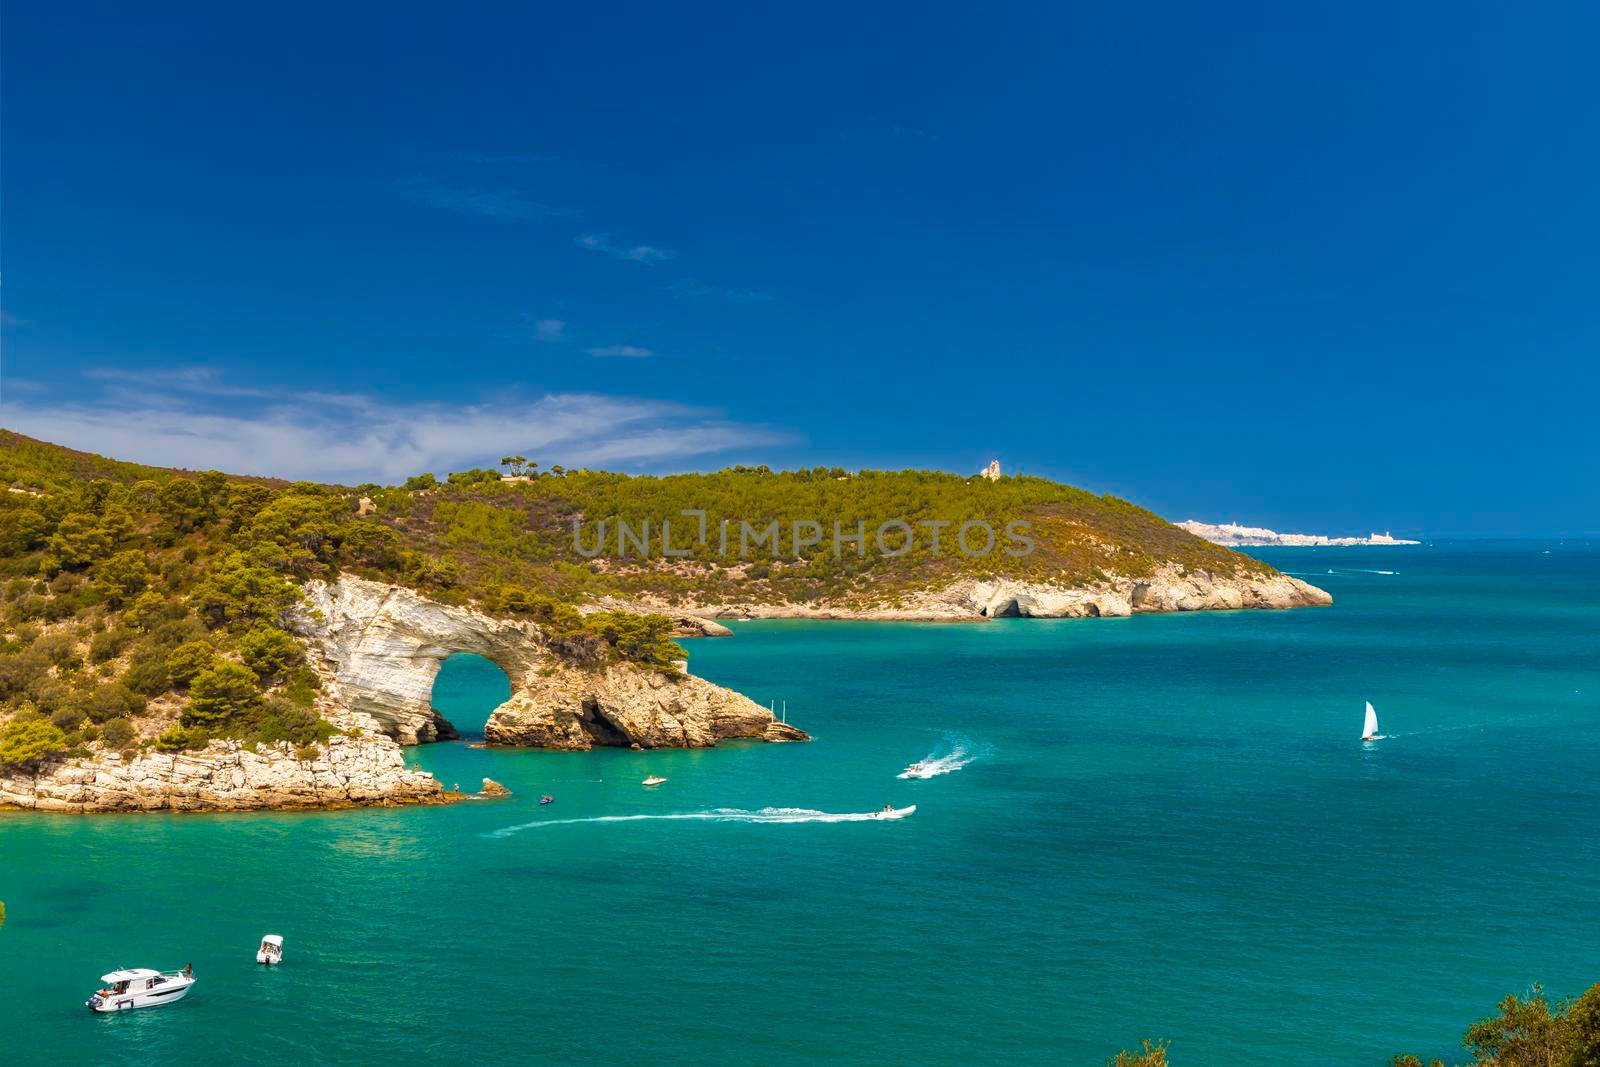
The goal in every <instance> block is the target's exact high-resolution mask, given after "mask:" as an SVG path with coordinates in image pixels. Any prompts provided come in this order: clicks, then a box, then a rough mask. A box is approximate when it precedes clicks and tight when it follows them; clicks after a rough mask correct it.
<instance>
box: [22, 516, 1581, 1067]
mask: <svg viewBox="0 0 1600 1067" xmlns="http://www.w3.org/2000/svg"><path fill="white" fill-rule="evenodd" d="M1547 553H1548V554H1547ZM1261 554H1262V555H1263V557H1264V558H1267V559H1268V560H1269V561H1270V562H1272V563H1274V564H1275V565H1278V566H1280V567H1282V568H1284V569H1285V570H1289V571H1292V572H1295V573H1300V574H1304V575H1306V576H1307V577H1308V578H1309V579H1310V580H1312V581H1314V582H1316V583H1318V584H1320V585H1322V586H1323V587H1324V588H1326V589H1328V590H1329V591H1330V592H1332V593H1333V594H1334V596H1335V598H1336V603H1335V606H1334V607H1333V608H1330V609H1318V610H1304V611H1295V612H1240V613H1204V614H1193V615H1181V616H1180V615H1175V616H1141V617H1138V618H1133V619H1106V620H1059V621H1036V620H1003V621H998V622H994V623H990V624H986V625H914V624H856V623H809V622H767V623H747V624H742V625H737V626H736V627H735V628H736V630H737V636H736V637H734V638H733V639H726V640H701V641H696V642H692V643H691V644H690V650H691V663H692V666H693V669H694V670H695V671H696V672H697V673H699V674H701V675H704V676H705V677H708V678H711V679H712V680H714V681H717V682H721V683H724V684H728V685H732V686H735V687H737V688H740V689H742V690H743V691H745V692H747V693H748V694H750V695H751V696H752V697H755V698H756V699H758V700H761V701H762V702H766V701H767V700H769V699H771V700H775V701H780V702H781V701H784V700H787V702H788V714H789V718H790V720H791V721H793V722H796V723H797V724H799V725H801V726H803V727H804V728H806V729H808V730H810V731H811V732H812V733H813V734H814V735H815V740H814V741H813V742H812V743H810V744H804V745H777V746H770V745H733V746H728V747H725V748H722V749H718V750H714V751H696V752H655V753H636V752H626V751H607V752H596V753H588V754H571V753H535V752H514V751H496V750H477V749H471V748H468V747H467V746H466V745H465V744H457V743H450V744H441V745H435V746H429V747H427V748H425V749H419V750H416V752H415V755H416V757H417V758H418V760H419V761H420V762H422V763H423V764H424V765H426V766H428V767H429V768H431V769H434V770H435V771H437V772H438V773H439V775H440V776H441V777H442V778H443V779H444V780H445V782H446V783H447V784H449V783H451V782H460V783H461V784H463V785H464V786H465V785H474V786H475V785H476V783H477V781H478V779H480V778H481V777H482V776H484V775H486V774H487V775H490V776H492V777H494V778H496V779H498V780H500V781H502V782H505V783H506V784H507V785H509V786H510V787H511V788H512V789H513V790H515V791H516V796H515V797H513V798H512V799H510V800H508V801H502V802H475V803H467V804H461V805H456V806H453V807H448V808H436V809H418V810H395V811H363V812H339V813H329V814H310V815H262V816H192V815H191V816H141V817H104V818H69V817H39V816H20V815H14V816H9V817H3V818H0V899H3V900H4V901H5V902H6V904H7V907H8V917H7V923H6V925H5V927H4V929H3V930H0V987H3V988H5V989H6V990H7V991H8V996H6V997H4V998H0V1032H4V1033H7V1034H10V1035H13V1036H15V1035H17V1034H26V1035H28V1036H29V1038H30V1040H31V1042H32V1043H30V1044H26V1045H25V1046H24V1045H20V1044H14V1045H13V1046H12V1047H11V1048H9V1049H8V1050H7V1052H6V1053H5V1055H4V1056H3V1057H0V1058H3V1059H4V1060H5V1062H8V1063H12V1062H20V1063H30V1062H38V1063H44V1062H51V1063H76V1062H90V1061H93V1062H134V1061H137V1062H169V1063H170V1062H215V1060H216V1056H217V1055H218V1050H219V1049H221V1048H224V1047H226V1048H227V1049H228V1057H229V1059H231V1060H234V1061H236V1062H252V1063H254V1062H259V1063H285V1062H294V1063H335V1062H342V1063H377V1062H381V1061H383V1060H385V1059H391V1058H394V1059H398V1058H402V1057H415V1058H418V1059H422V1060H426V1061H430V1062H432V1061H437V1062H500V1063H549V1064H565V1063H597V1062H624V1061H639V1060H649V1061H651V1062H653V1063H658V1064H701V1063H707V1062H747V1063H763V1064H809V1063H814V1062H817V1061H819V1060H828V1061H832V1062H853V1063H885V1062H904V1061H916V1062H919V1063H927V1064H965V1063H971V1062H973V1061H974V1060H980V1059H981V1060H984V1061H988V1062H994V1063H1033V1062H1047V1063H1069V1064H1098V1063H1100V1062H1102V1061H1103V1060H1104V1058H1105V1057H1106V1056H1108V1055H1110V1054H1111V1053H1114V1052H1115V1051H1116V1050H1117V1049H1118V1048H1120V1047H1122V1046H1124V1045H1131V1044H1133V1043H1134V1042H1135V1041H1136V1040H1137V1039H1138V1038H1139V1037H1141V1036H1151V1037H1155V1036H1164V1037H1167V1038H1170V1039H1171V1040H1172V1042H1173V1062H1174V1063H1175V1064H1178V1065H1180V1067H1187V1065H1196V1064H1204V1065H1212V1064H1263V1065H1265V1064H1284V1063H1296V1064H1341V1065H1344V1064H1357V1065H1359V1064H1373V1065H1376V1064H1379V1063H1381V1062H1382V1061H1383V1060H1384V1059H1385V1058H1386V1057H1387V1056H1389V1055H1391V1054H1392V1053H1394V1052H1396V1051H1399V1050H1402V1049H1408V1050H1415V1051H1418V1052H1420V1053H1422V1054H1424V1055H1428V1054H1433V1055H1441V1056H1448V1055H1451V1054H1453V1053H1454V1052H1455V1043H1456V1041H1457V1039H1458V1038H1459V1035H1460V1033H1461V1031H1462V1030H1463V1029H1464V1028H1465V1026H1466V1025H1467V1023H1469V1022H1470V1021H1471V1020H1472V1019H1474V1018H1476V1017H1477V1016H1479V1015H1481V1014H1484V1013H1486V1012H1487V1011H1488V1010H1489V1009H1490V1008H1491V1007H1492V1006H1493V1004H1494V1002H1495V1001H1496V1000H1497V999H1498V998H1499V997H1500V996H1502V995H1503V994H1505V993H1507V992H1510V991H1513V990H1520V989H1523V988H1525V987H1527V986H1528V985H1529V984H1530V983H1532V982H1535V981H1540V982H1543V983H1544V984H1545V985H1546V986H1547V987H1548V988H1550V989H1552V990H1554V991H1557V992H1576V991H1578V990H1580V989H1582V988H1583V987H1585V986H1587V985H1588V984H1590V983H1592V982H1595V981H1597V980H1600V889H1597V886H1600V774H1597V768H1600V549H1597V548H1596V547H1594V546H1589V545H1576V544H1568V545H1559V544H1556V543H1553V542H1552V543H1519V544H1454V545H1438V546H1434V547H1420V548H1395V549H1384V548H1361V549H1284V550H1276V551H1263V552H1262V553H1261ZM1330 568H1331V569H1332V570H1333V573H1332V574H1329V573H1326V572H1327V571H1328V570H1329V569H1330ZM1376 571H1393V572H1394V573H1392V574H1381V573H1373V572H1376ZM504 687H505V681H504V678H503V676H501V675H499V673H498V671H497V670H495V669H494V668H492V667H491V666H489V665H487V664H485V663H483V662H482V661H474V660H472V659H471V658H458V659H455V660H452V661H451V662H450V663H448V664H447V665H446V669H445V671H444V672H443V673H442V674H441V679H440V682H439V686H438V688H437V690H436V703H438V704H439V706H440V707H441V708H443V709H444V710H445V711H446V713H447V715H449V716H451V717H452V718H453V719H454V720H456V721H457V722H458V725H461V726H463V728H464V729H466V730H468V731H469V732H470V731H471V730H472V729H473V728H474V727H475V728H477V729H480V730H481V726H482V720H483V718H484V716H485V715H486V714H487V711H488V709H489V707H491V706H492V705H493V703H494V702H496V701H497V700H499V699H502V698H503V696H504ZM1367 699H1370V700H1372V701H1373V702H1374V703H1375V704H1376V705H1377V707H1378V710H1379V714H1380V716H1381V724H1382V728H1383V730H1384V732H1385V733H1386V734H1387V735H1388V737H1387V739H1386V740H1384V741H1381V742H1379V743H1377V744H1375V745H1370V746H1369V745H1363V744H1361V743H1360V742H1359V741H1358V740H1357V736H1358V734H1359V731H1360V726H1361V709H1362V702H1363V701H1365V700H1367ZM955 746H961V747H964V748H965V749H966V750H967V752H968V754H969V756H972V757H975V758H973V760H972V762H970V763H968V764H967V765H966V766H964V767H963V768H961V769H960V770H958V771H956V772H954V773H951V774H947V775H944V776H941V777H938V778H935V779H933V780H930V781H901V780H897V779H896V778H895V774H896V773H897V772H898V771H899V770H900V769H901V768H902V767H904V766H905V765H906V764H907V763H909V762H911V761H912V760H915V759H919V758H921V757H924V756H927V755H930V754H939V753H943V752H947V751H949V750H950V749H951V748H952V747H955ZM647 773H657V774H661V775H665V776H666V777H667V778H668V779H669V781H668V783H667V785H665V786H662V787H660V788H659V789H656V790H645V789H643V788H641V786H640V785H639V782H640V779H642V778H643V777H644V776H645V774H647ZM543 792H549V793H552V794H554V796H555V798H556V801H555V803H554V804H552V805H550V806H549V807H547V808H540V807H539V806H538V805H537V803H536V801H537V797H538V795H539V794H540V793H543ZM885 803H893V804H895V805H897V806H898V805H905V804H912V803H914V804H916V805H917V811H916V814H915V815H913V816H912V817H910V818H908V819H905V820H902V821H899V822H828V821H810V822H798V823H793V822H790V823H773V822H770V821H764V820H767V819H770V818H771V816H770V815H765V816H764V815H759V814H757V815H748V814H742V813H759V812H760V811H761V810H762V809H766V808H795V809H805V810H813V811H819V812H826V813H861V812H869V811H873V810H875V809H877V808H880V807H882V806H883V805H884V804H885ZM717 811H721V812H723V814H722V815H721V816H720V817H716V818H710V817H706V818H693V819H640V820H635V821H568V820H593V819H601V818H609V817H612V816H622V815H651V816H656V815H696V814H699V815H704V814H705V813H710V812H717ZM752 819H754V820H756V821H750V820H752ZM546 823H548V825H545V824H546ZM269 931H272V932H278V933H282V934H284V935H285V936H286V939H287V962H286V963H285V964H284V966H283V967H282V968H280V969H277V970H274V971H271V972H268V971H266V970H265V969H261V968H257V967H256V966H255V965H254V963H253V962H252V953H253V949H254V945H255V941H256V940H257V939H258V938H259V936H260V935H261V934H263V933H266V932H269ZM189 961H192V962H193V963H194V965H195V969H196V972H197V974H199V975H200V977H201V981H200V983H198V984H197V986H196V990H195V992H194V993H193V995H192V996H191V997H190V998H189V999H188V1000H186V1001H185V1002H184V1003H182V1004H179V1005H176V1006H174V1007H172V1008H170V1009H162V1010H155V1011H146V1012H137V1013H132V1014H130V1015H128V1016H126V1017H115V1018H96V1017H92V1016H90V1015H89V1014H88V1013H87V1012H85V1011H84V1010H83V1008H82V1007H81V1006H80V1005H81V1003H82V1000H83V998H84V996H86V995H87V993H88V992H89V991H90V989H92V987H93V986H94V984H95V979H96V977H97V976H98V975H99V974H100V973H102V971H103V970H105V969H108V968H110V967H112V966H114V965H119V964H123V965H154V966H162V967H171V966H178V965H181V964H182V963H184V962H189Z"/></svg>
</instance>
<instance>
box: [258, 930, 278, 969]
mask: <svg viewBox="0 0 1600 1067" xmlns="http://www.w3.org/2000/svg"><path fill="white" fill-rule="evenodd" d="M256 962H257V963H265V964H267V965H269V966H270V965H272V964H274V963H282V962H283V935H282V934H268V935H267V936H266V937H263V938H262V939H261V947H260V948H258V949H256Z"/></svg>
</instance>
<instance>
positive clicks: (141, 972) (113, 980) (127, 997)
mask: <svg viewBox="0 0 1600 1067" xmlns="http://www.w3.org/2000/svg"><path fill="white" fill-rule="evenodd" d="M100 981H102V982H104V983H105V987H104V988H102V989H97V990H95V992H94V996H92V997H90V998H89V999H88V1000H87V1001H85V1002H84V1003H85V1004H86V1005H87V1006H88V1008H89V1010H90V1011H127V1010H128V1009H129V1008H153V1007H155V1006H156V1005H158V1004H171V1003H172V1002H173V1001H175V1000H182V999H183V998H184V995H185V994H187V993H188V992H189V987H190V986H192V985H194V972H193V971H192V970H191V969H190V968H188V967H185V968H184V969H183V970H181V971H152V970H151V969H150V968H148V967H129V968H127V969H125V970H120V971H112V972H111V973H110V974H103V975H101V976H100Z"/></svg>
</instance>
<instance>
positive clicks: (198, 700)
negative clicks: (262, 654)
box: [183, 660, 261, 728]
mask: <svg viewBox="0 0 1600 1067" xmlns="http://www.w3.org/2000/svg"><path fill="white" fill-rule="evenodd" d="M257 681H258V679H257V678H256V676H255V673H254V672H253V671H251V670H250V668H248V667H245V666H242V665H240V664H238V663H233V662H230V661H227V660H223V661H221V662H219V663H217V664H216V665H215V666H213V667H211V668H210V669H208V670H204V671H201V672H200V673H199V674H197V675H195V677H194V681H193V682H190V683H189V704H188V706H187V707H185V708H184V709H183V724H184V725H185V726H203V727H207V728H216V727H226V726H228V725H230V724H240V723H244V722H247V721H248V720H249V719H250V718H251V717H252V716H253V715H254V713H255V712H256V711H257V710H258V709H259V708H260V707H261V693H260V692H259V691H258V689H257V688H256V683H257Z"/></svg>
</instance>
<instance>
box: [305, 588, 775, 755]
mask: <svg viewBox="0 0 1600 1067" xmlns="http://www.w3.org/2000/svg"><path fill="white" fill-rule="evenodd" d="M306 593H307V597H306V606H305V608H303V609H302V610H300V611H298V612H296V614H295V617H294V619H293V625H294V627H295V629H296V630H297V631H298V632H299V633H300V634H301V635H302V636H303V637H305V638H306V640H307V644H308V645H309V647H310V649H311V652H312V654H313V657H314V658H316V659H319V660H320V661H321V663H320V666H321V667H322V669H323V671H324V673H325V674H326V675H327V676H328V677H330V678H331V679H332V681H333V684H334V687H335V688H336V689H337V691H338V692H339V694H340V695H341V699H342V700H343V701H344V702H345V703H346V705H347V706H348V707H350V708H351V709H352V710H354V711H357V712H360V713H362V714H365V715H370V716H371V717H372V718H373V719H374V720H376V721H377V722H378V723H379V724H380V727H381V728H382V729H383V730H384V732H385V733H387V734H389V736H391V737H393V738H395V739H396V740H397V741H399V742H400V743H402V744H417V743H419V742H424V741H431V740H436V739H438V738H440V737H448V736H454V729H453V727H451V726H450V724H449V723H448V722H446V721H444V720H443V719H442V718H441V717H440V715H439V713H438V712H437V711H435V710H434V709H433V706H432V703H431V697H432V693H433V681H434V678H435V676H436V675H437V674H438V673H439V665H440V664H441V663H442V662H443V661H444V660H445V659H446V658H447V657H449V656H450V655H452V654H454V653H457V652H471V653H475V654H477V655H480V656H483V657H484V658H485V659H488V660H490V661H491V662H493V663H494V664H495V665H496V666H498V667H499V668H500V669H501V670H503V671H504V672H505V673H506V677H507V678H508V679H509V680H510V682H511V699H510V700H508V701H507V702H506V703H504V704H502V705H501V706H500V707H499V708H497V709H495V711H494V712H493V714H492V715H491V716H490V718H489V722H488V725H487V726H486V727H485V730H484V736H485V739H486V740H487V741H488V742H489V743H490V744H503V745H529V746H537V747H542V748H559V749H586V748H592V747H595V746H604V745H619V746H623V747H628V746H635V745H637V746H638V747H640V748H668V747H680V748H681V747H688V748H701V747H706V746H709V745H715V744H717V743H718V742H719V741H726V740H731V739H735V738H746V739H751V740H764V741H802V740H805V739H806V735H805V734H804V733H802V732H801V731H799V730H796V729H795V728H793V727H790V726H785V725H784V724H782V723H778V722H775V721H774V720H773V716H772V713H771V712H770V711H768V710H767V709H766V708H763V707H762V706H761V705H759V704H757V703H755V702H754V701H753V700H750V699H749V698H748V697H745V696H743V695H742V694H739V693H736V692H734V691H733V690H731V689H724V688H723V687H721V686H717V685H713V684H711V683H710V682H708V681H706V680H705V679H703V678H696V677H694V676H693V675H690V674H687V673H679V674H676V675H668V674H664V673H662V672H660V671H653V670H648V669H645V668H642V667H639V666H636V665H633V664H627V663H618V664H613V665H611V666H609V667H605V668H580V667H576V666H572V665H569V664H567V663H565V662H564V661H563V660H562V658H561V657H560V656H559V655H557V654H556V653H555V652H554V651H553V650H552V649H551V648H550V647H549V645H548V644H547V643H546V641H545V638H544V635H543V634H542V633H541V631H540V629H539V627H538V626H537V625H535V624H533V623H531V622H524V621H520V620H515V619H503V618H496V617H493V616H490V615H486V614H484V613H482V612H479V611H476V610H474V609H471V608H465V607H453V606H450V605H445V604H440V603H438V602H436V601H432V600H429V599H427V598H426V597H423V596H421V595H419V594H417V593H415V592H413V591H412V590H410V589H406V588H404V587H401V586H395V585H388V584H385V583H383V582H374V581H367V580H365V579H362V578H356V577H352V576H348V575H346V576H343V577H341V578H339V580H338V581H335V582H332V583H325V582H312V583H310V584H309V585H308V586H307V589H306ZM682 621H687V620H682ZM711 625H712V626H715V624H711ZM716 629H722V627H716ZM703 632H709V631H703Z"/></svg>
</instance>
